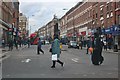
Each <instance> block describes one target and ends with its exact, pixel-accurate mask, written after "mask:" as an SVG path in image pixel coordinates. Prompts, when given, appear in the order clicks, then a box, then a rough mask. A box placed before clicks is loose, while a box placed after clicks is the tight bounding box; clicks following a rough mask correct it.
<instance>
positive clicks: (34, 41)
mask: <svg viewBox="0 0 120 80" xmlns="http://www.w3.org/2000/svg"><path fill="white" fill-rule="evenodd" d="M38 40H39V37H38V34H37V33H32V34H31V35H30V42H31V45H37V44H38Z"/></svg>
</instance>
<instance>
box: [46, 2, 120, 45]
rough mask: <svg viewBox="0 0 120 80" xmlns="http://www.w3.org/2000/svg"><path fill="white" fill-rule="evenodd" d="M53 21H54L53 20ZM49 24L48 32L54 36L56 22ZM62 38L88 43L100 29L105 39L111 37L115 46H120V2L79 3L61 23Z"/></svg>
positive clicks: (63, 17)
mask: <svg viewBox="0 0 120 80" xmlns="http://www.w3.org/2000/svg"><path fill="white" fill-rule="evenodd" d="M52 21H53V20H52ZM52 21H50V22H49V24H47V27H48V28H47V29H48V30H47V31H48V33H49V34H50V35H51V36H52V35H53V34H54V33H53V32H54V30H53V29H54V28H53V27H52V26H53V25H54V22H53V23H52ZM59 24H60V36H61V37H65V36H66V37H67V38H68V40H75V41H77V42H79V41H80V40H83V41H86V40H87V39H88V36H92V35H93V34H94V33H95V32H96V29H97V28H98V27H100V28H101V29H102V35H103V36H105V38H108V36H111V37H112V38H113V45H118V44H120V43H119V42H120V38H119V35H120V2H110V1H109V2H86V0H85V1H83V2H79V3H77V4H76V5H75V6H74V7H72V8H71V9H70V10H69V11H68V12H67V13H66V14H65V15H64V16H62V17H61V19H60V21H59Z"/></svg>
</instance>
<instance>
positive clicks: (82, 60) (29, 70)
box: [2, 45, 118, 78]
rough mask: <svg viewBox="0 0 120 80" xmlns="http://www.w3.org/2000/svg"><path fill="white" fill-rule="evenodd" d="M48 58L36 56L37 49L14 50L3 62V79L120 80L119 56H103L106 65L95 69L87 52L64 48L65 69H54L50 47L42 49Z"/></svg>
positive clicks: (42, 55) (109, 54) (62, 55)
mask: <svg viewBox="0 0 120 80" xmlns="http://www.w3.org/2000/svg"><path fill="white" fill-rule="evenodd" d="M42 48H43V50H44V51H45V54H42V53H41V54H40V55H37V54H36V51H37V50H36V49H37V46H31V47H30V48H24V49H22V50H19V51H18V50H14V51H12V52H9V55H10V56H9V57H8V58H7V59H5V60H3V62H2V77H3V78H118V54H111V53H103V56H104V58H105V61H104V62H103V64H102V65H100V66H94V65H93V64H92V63H91V61H90V57H91V56H90V55H89V54H85V53H86V50H85V49H83V50H80V49H79V50H78V49H71V48H70V49H68V48H67V46H63V49H64V50H63V51H62V53H61V58H60V59H61V61H64V62H65V66H64V67H61V65H59V64H56V68H55V69H51V64H52V61H51V53H50V52H49V48H50V45H45V46H42Z"/></svg>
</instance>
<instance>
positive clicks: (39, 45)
mask: <svg viewBox="0 0 120 80" xmlns="http://www.w3.org/2000/svg"><path fill="white" fill-rule="evenodd" d="M41 47H42V42H41V40H40V38H39V41H38V47H37V54H38V55H39V54H40V52H39V51H41V52H42V53H43V54H44V51H43V50H42V48H41Z"/></svg>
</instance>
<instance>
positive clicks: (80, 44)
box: [79, 40, 83, 49]
mask: <svg viewBox="0 0 120 80" xmlns="http://www.w3.org/2000/svg"><path fill="white" fill-rule="evenodd" d="M79 46H80V48H81V49H82V46H83V41H82V40H80V42H79Z"/></svg>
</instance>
